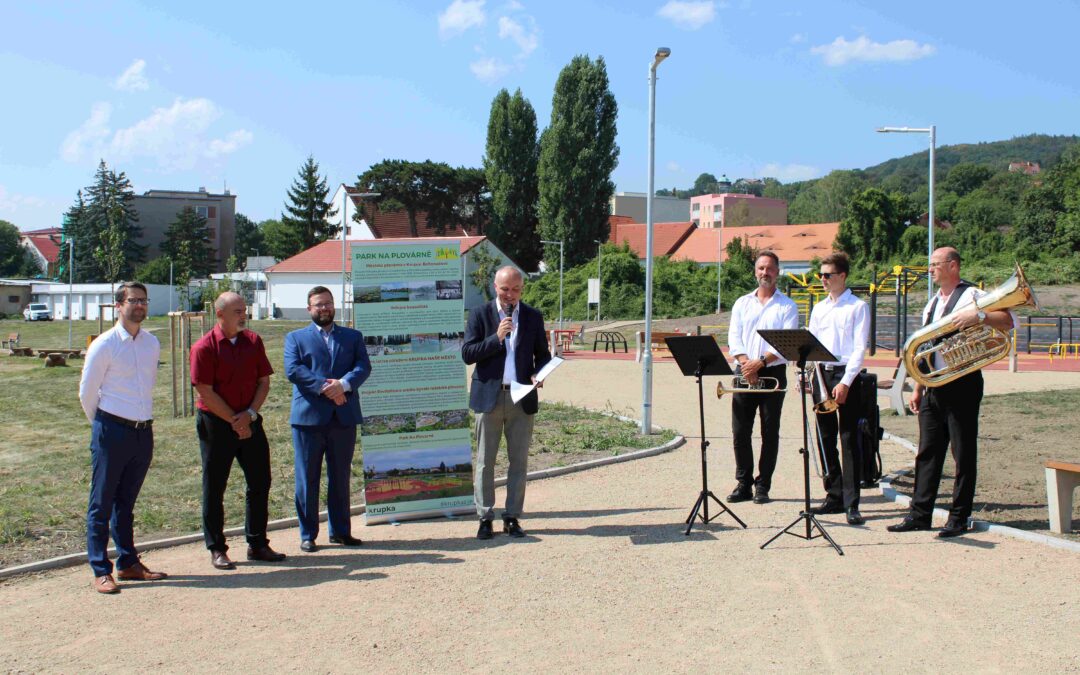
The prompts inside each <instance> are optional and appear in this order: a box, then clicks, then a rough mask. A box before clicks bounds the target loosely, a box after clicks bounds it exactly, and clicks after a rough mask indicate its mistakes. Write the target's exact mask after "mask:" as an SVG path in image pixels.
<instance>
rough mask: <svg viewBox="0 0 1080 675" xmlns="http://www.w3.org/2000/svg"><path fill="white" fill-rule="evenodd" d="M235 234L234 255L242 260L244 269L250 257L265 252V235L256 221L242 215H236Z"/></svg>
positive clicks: (241, 263)
mask: <svg viewBox="0 0 1080 675" xmlns="http://www.w3.org/2000/svg"><path fill="white" fill-rule="evenodd" d="M235 233H236V234H235V236H234V239H233V250H232V255H234V256H236V257H237V258H238V259H239V260H240V268H241V269H243V267H244V265H245V263H246V261H247V257H248V256H253V255H259V253H260V252H265V250H266V249H265V248H264V242H263V233H262V230H260V229H259V226H258V225H257V224H256V223H255V221H253V220H252V219H251V218H248V217H247V216H245V215H244V214H242V213H238V214H236V227H235Z"/></svg>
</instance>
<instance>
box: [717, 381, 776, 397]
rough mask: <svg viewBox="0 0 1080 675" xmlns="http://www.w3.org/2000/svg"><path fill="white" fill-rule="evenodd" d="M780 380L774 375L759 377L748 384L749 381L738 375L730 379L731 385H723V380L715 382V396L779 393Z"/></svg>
mask: <svg viewBox="0 0 1080 675" xmlns="http://www.w3.org/2000/svg"><path fill="white" fill-rule="evenodd" d="M781 393H783V390H782V389H781V388H780V380H778V379H776V378H775V377H759V378H758V381H757V382H755V383H754V384H750V381H749V380H747V379H746V378H745V377H743V376H741V375H739V376H736V377H734V378H732V380H731V386H730V387H725V386H724V381H723V380H720V381H719V382H717V383H716V398H722V397H723V396H724V394H781Z"/></svg>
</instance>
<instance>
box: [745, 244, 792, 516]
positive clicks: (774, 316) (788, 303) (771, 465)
mask: <svg viewBox="0 0 1080 675" xmlns="http://www.w3.org/2000/svg"><path fill="white" fill-rule="evenodd" d="M754 276H755V278H756V279H757V284H758V287H757V288H756V289H755V290H754V291H753V292H751V293H747V294H746V295H744V296H742V297H741V298H739V299H738V300H736V301H735V306H734V307H732V308H731V324H730V325H729V326H728V354H729V355H730V356H731V357H732V358H733V359H735V361H736V362H737V364H738V368H739V370H740V372H741V374H742V376H743V377H745V378H746V379H747V381H748V382H749V383H750V384H756V383H757V381H758V378H761V377H774V378H776V379H777V380H778V381H779V384H780V391H779V392H778V393H776V394H772V395H758V394H754V395H745V396H743V395H739V394H735V395H734V396H732V397H731V433H732V436H733V437H734V448H735V480H736V481H737V483H736V485H735V489H734V491H732V493H731V494H730V495H728V501H730V502H743V501H747V500H749V499H751V497H752V498H753V500H754V503H755V504H765V503H767V502H768V501H769V490H770V489H771V488H772V475H773V471H774V470H775V469H776V456H777V454H778V452H779V450H780V413H781V412H782V411H783V407H784V389H785V388H786V387H787V360H786V359H784V357H782V356H780V354H778V353H777V352H776V350H775V349H773V348H772V347H771V346H770V345H769V344H768V343H767V342H765V341H764V340H762V339H761V336H760V335H758V332H757V331H758V330H760V329H765V328H787V329H790V328H798V325H799V308H798V306H797V305H796V304H795V302H794V301H793V300H792V299H791V298H789V297H787V296H786V295H784V294H783V293H781V292H780V291H779V290H777V288H776V282H777V279H778V277H779V276H780V259H779V258H778V257H777V256H776V254H775V253H773V252H772V251H763V252H762V253H761V254H760V255H758V257H757V260H755V261H754ZM759 410H760V411H761V455H760V457H759V459H758V475H757V477H756V478H755V477H754V450H753V444H752V442H751V436H752V435H753V432H754V417H755V416H756V415H757V413H758V411H759ZM751 485H753V493H752V494H751V491H750V490H751Z"/></svg>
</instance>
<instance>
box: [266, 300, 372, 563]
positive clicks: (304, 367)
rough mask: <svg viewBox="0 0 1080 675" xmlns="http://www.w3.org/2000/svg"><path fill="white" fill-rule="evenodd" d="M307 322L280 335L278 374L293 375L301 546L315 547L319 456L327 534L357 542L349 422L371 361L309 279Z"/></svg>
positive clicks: (353, 421) (355, 415) (356, 419)
mask: <svg viewBox="0 0 1080 675" xmlns="http://www.w3.org/2000/svg"><path fill="white" fill-rule="evenodd" d="M307 300H308V314H310V315H311V322H312V323H311V325H310V326H306V327H304V328H301V329H299V330H294V331H293V332H291V333H289V334H288V335H286V336H285V375H286V376H287V377H288V378H289V381H290V382H292V383H293V399H292V414H291V415H290V416H289V423H290V424H291V425H292V435H293V449H294V453H295V458H296V515H297V517H298V518H299V519H300V540H301V541H300V550H302V551H304V552H307V553H314V552H315V551H316V550H318V547H317V546H316V545H315V538H316V537H317V536H318V534H319V481H320V479H321V478H322V463H323V457H325V458H326V482H327V495H326V508H327V510H328V511H329V512H330V542H331V543H334V544H342V545H344V546H359V545H360V544H361V543H362V542H361V541H360V539H358V538H356V537H353V536H352V532H351V530H350V513H349V511H350V507H349V484H350V480H349V479H350V475H351V473H352V458H353V451H354V449H355V447H356V426H357V425H358V424H360V423H361V422H362V421H363V418H362V417H361V416H360V395H359V393H358V391H357V390H358V389H359V388H360V385H362V384H363V383H364V380H366V379H367V378H368V375H370V374H371V361H370V360H369V359H368V355H367V349H366V348H365V347H364V336H363V335H361V334H360V331H358V330H353V329H352V328H346V327H345V326H338V325H337V324H335V323H334V296H333V294H332V293H331V292H330V290H329V289H327V288H325V287H323V286H316V287H315V288H312V289H311V290H310V291H308V299H307Z"/></svg>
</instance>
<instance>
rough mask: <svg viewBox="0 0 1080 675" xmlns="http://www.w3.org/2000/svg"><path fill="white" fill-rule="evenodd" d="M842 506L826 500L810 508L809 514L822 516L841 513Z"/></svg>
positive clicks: (842, 510)
mask: <svg viewBox="0 0 1080 675" xmlns="http://www.w3.org/2000/svg"><path fill="white" fill-rule="evenodd" d="M843 512H844V505H843V504H841V503H839V502H830V501H829V500H828V499H826V500H825V501H823V502H821V503H820V504H818V505H817V506H811V507H810V513H812V514H814V515H815V516H824V515H827V514H830V513H843Z"/></svg>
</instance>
